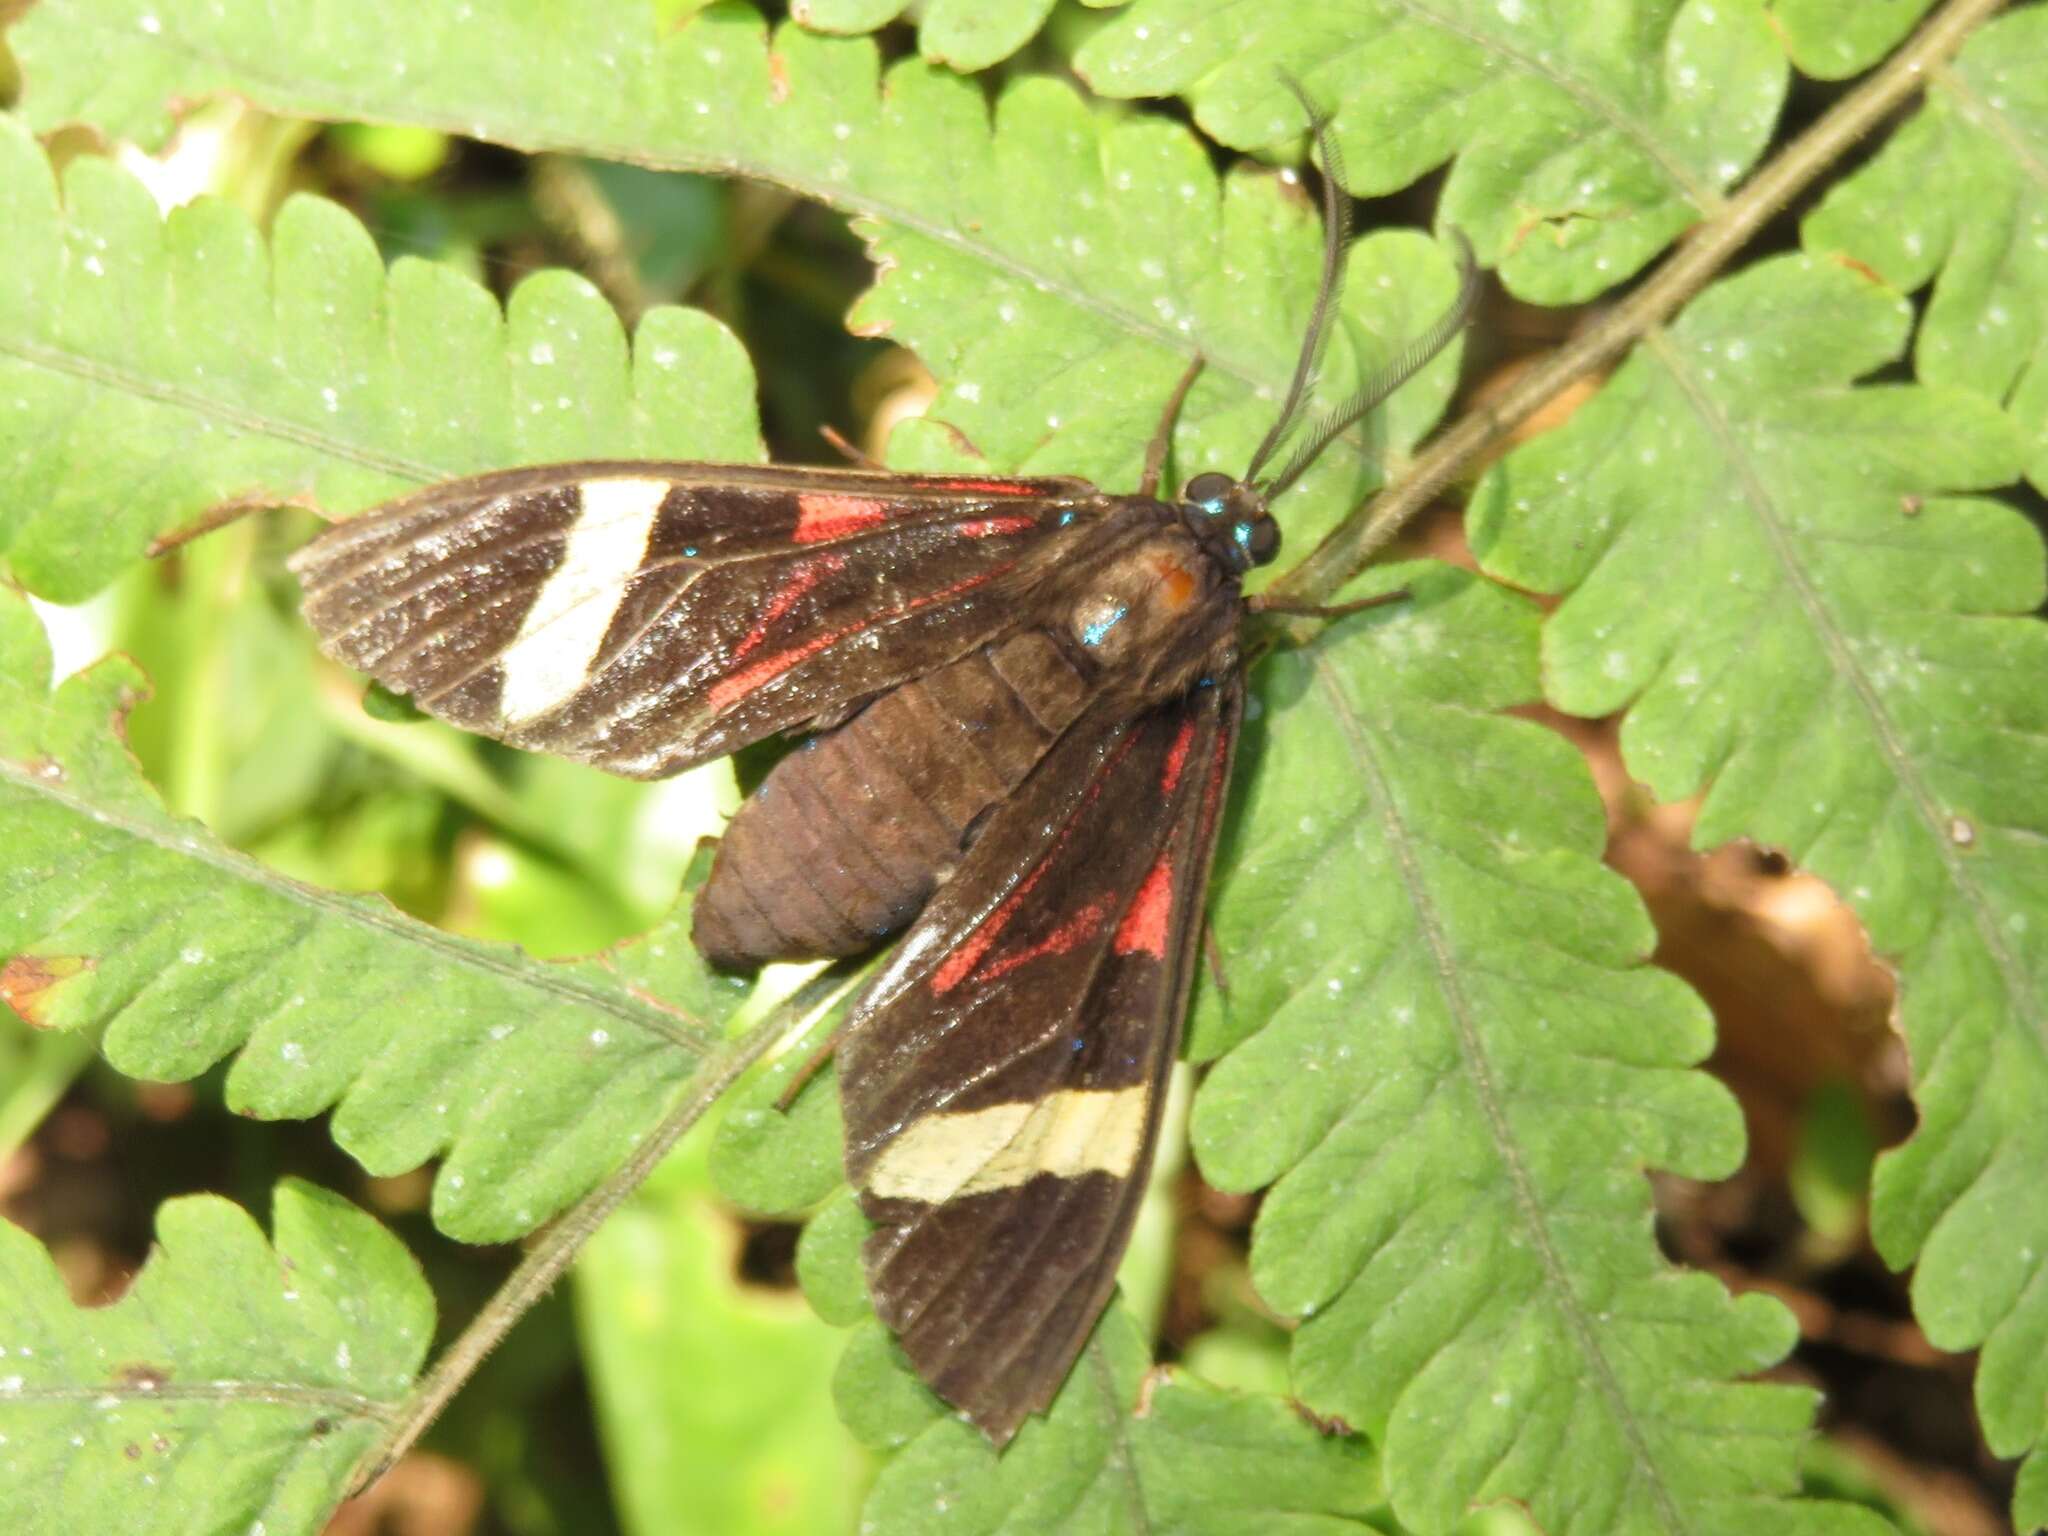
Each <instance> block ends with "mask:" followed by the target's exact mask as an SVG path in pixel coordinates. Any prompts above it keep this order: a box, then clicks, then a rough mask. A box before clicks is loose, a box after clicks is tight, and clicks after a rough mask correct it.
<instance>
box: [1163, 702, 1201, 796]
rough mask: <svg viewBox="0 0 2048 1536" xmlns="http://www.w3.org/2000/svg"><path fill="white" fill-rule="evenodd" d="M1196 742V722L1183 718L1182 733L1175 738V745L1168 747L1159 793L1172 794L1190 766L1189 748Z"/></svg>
mask: <svg viewBox="0 0 2048 1536" xmlns="http://www.w3.org/2000/svg"><path fill="white" fill-rule="evenodd" d="M1194 744H1195V722H1194V721H1193V720H1183V721H1181V723H1180V733H1179V734H1178V735H1177V736H1175V737H1174V738H1173V745H1172V746H1171V747H1169V748H1168V749H1167V753H1166V771H1165V772H1164V773H1162V774H1160V776H1159V793H1160V794H1162V795H1170V794H1172V793H1173V791H1174V788H1175V786H1176V785H1178V784H1179V783H1180V776H1181V774H1182V773H1183V772H1185V771H1186V769H1187V766H1188V749H1189V748H1191V747H1192V746H1194Z"/></svg>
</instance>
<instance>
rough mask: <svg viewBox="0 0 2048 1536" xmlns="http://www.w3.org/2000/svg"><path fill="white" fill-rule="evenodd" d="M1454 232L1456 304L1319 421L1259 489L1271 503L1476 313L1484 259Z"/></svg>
mask: <svg viewBox="0 0 2048 1536" xmlns="http://www.w3.org/2000/svg"><path fill="white" fill-rule="evenodd" d="M1450 235H1451V238H1452V240H1454V241H1455V242H1456V243H1457V247H1458V295H1457V297H1456V298H1454V299H1452V300H1451V307H1450V308H1449V309H1447V310H1445V311H1444V312H1443V314H1442V315H1441V316H1440V317H1439V318H1438V320H1437V322H1436V324H1434V325H1432V326H1431V327H1430V328H1429V329H1428V330H1426V331H1424V332H1423V333H1422V334H1421V335H1420V336H1418V337H1416V338H1415V340H1413V341H1411V342H1410V343H1409V344H1408V345H1407V347H1406V348H1404V349H1403V350H1402V351H1401V353H1400V354H1399V355H1398V356H1397V357H1395V359H1394V360H1393V362H1391V363H1389V364H1388V365H1387V366H1386V367H1385V368H1383V369H1381V370H1380V372H1379V373H1378V374H1376V375H1374V376H1373V377H1372V378H1370V379H1368V380H1366V382H1365V383H1364V385H1362V386H1361V387H1360V389H1359V390H1358V392H1357V393H1356V394H1354V395H1353V396H1352V397H1351V398H1350V399H1349V400H1347V401H1345V402H1344V403H1343V404H1342V405H1340V406H1338V407H1337V408H1336V409H1335V410H1334V411H1331V412H1330V413H1329V414H1328V415H1327V416H1325V417H1323V419H1322V420H1321V421H1320V422H1318V423H1317V425H1316V429H1315V431H1314V432H1312V433H1311V434H1310V435H1309V439H1308V441H1307V442H1305V443H1303V444H1302V445H1301V446H1300V447H1299V448H1297V449H1295V450H1294V454H1293V456H1292V457H1290V458H1289V459H1288V461H1287V464H1286V467H1285V468H1283V469H1282V470H1281V471H1280V473H1279V474H1277V475H1275V476H1274V477H1273V478H1272V479H1271V480H1270V481H1268V482H1267V483H1266V484H1264V485H1262V486H1260V487H1259V493H1260V495H1262V496H1263V497H1265V499H1266V500H1268V501H1271V500H1272V499H1273V498H1274V497H1276V496H1278V495H1279V494H1280V493H1281V492H1282V491H1284V490H1286V489H1287V488H1288V487H1289V486H1291V485H1293V484H1294V482H1295V481H1297V480H1299V479H1300V478H1301V477H1302V476H1303V475H1304V474H1306V473H1307V471H1308V467H1309V466H1310V465H1311V464H1313V463H1315V461H1316V460H1317V459H1318V458H1320V457H1321V456H1322V452H1323V450H1324V449H1325V448H1327V447H1329V446H1330V444H1331V443H1333V442H1334V441H1336V439H1337V438H1338V436H1339V435H1340V434H1342V433H1344V432H1347V431H1349V430H1350V429H1351V427H1352V425H1353V424H1354V423H1355V422H1356V421H1357V420H1358V419H1359V418H1360V417H1361V416H1363V415H1365V413H1366V412H1367V411H1370V410H1372V409H1373V408H1374V407H1375V406H1377V405H1379V404H1380V403H1381V402H1382V401H1384V400H1385V399H1386V398H1387V396H1389V395H1391V394H1392V393H1393V392H1394V391H1395V390H1397V389H1399V388H1400V387H1401V386H1402V385H1403V384H1406V383H1407V382H1408V381H1409V380H1410V379H1412V378H1414V377H1415V375H1416V374H1418V373H1420V372H1421V371H1422V370H1423V369H1424V368H1425V367H1427V366H1428V364H1429V361H1430V359H1431V358H1433V357H1435V356H1436V355H1437V353H1439V352H1441V351H1443V349H1444V348H1445V347H1447V346H1449V345H1450V344H1451V342H1452V341H1453V340H1455V339H1456V337H1457V335H1458V332H1460V331H1462V330H1463V329H1464V328H1465V322H1466V321H1467V320H1469V319H1471V317H1472V306H1473V304H1474V303H1476V302H1477V300H1478V298H1479V262H1478V260H1477V258H1475V257H1474V256H1473V254H1472V242H1471V241H1469V240H1467V239H1466V238H1465V234H1464V231H1463V230H1460V229H1457V228H1456V227H1452V228H1451V229H1450ZM1246 478H1247V479H1249V478H1250V476H1249V475H1247V476H1246Z"/></svg>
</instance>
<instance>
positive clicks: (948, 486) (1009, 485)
mask: <svg viewBox="0 0 2048 1536" xmlns="http://www.w3.org/2000/svg"><path fill="white" fill-rule="evenodd" d="M918 484H919V485H920V486H922V487H924V488H925V489H926V490H932V491H981V492H983V493H984V494H986V495H990V496H1037V495H1039V494H1041V493H1040V491H1039V489H1038V487H1036V486H1034V485H1032V484H1031V483H1030V482H1029V481H1025V480H920V481H918Z"/></svg>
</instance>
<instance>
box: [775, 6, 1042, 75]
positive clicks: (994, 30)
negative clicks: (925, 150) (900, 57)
mask: <svg viewBox="0 0 2048 1536" xmlns="http://www.w3.org/2000/svg"><path fill="white" fill-rule="evenodd" d="M1053 3H1054V0H927V3H926V4H925V5H924V7H923V8H922V9H921V11H920V12H919V15H918V26H917V50H918V52H919V53H921V54H923V55H924V56H925V57H926V58H927V59H930V60H932V61H933V62H934V63H937V64H948V65H951V66H952V67H953V68H954V69H959V70H974V69H987V68H988V67H989V66H990V65H991V64H996V63H1000V62H1001V61H1002V60H1004V59H1007V58H1008V57H1009V56H1010V55H1011V54H1013V53H1015V52H1016V51H1017V50H1018V49H1019V48H1022V47H1023V46H1024V45H1025V44H1026V43H1028V42H1029V41H1030V40H1031V39H1032V38H1033V37H1035V36H1036V35H1037V33H1038V29H1039V28H1040V27H1042V26H1044V25H1045V18H1046V17H1047V16H1049V15H1051V14H1052V8H1053ZM907 4H908V0H794V3H793V4H792V5H791V6H790V8H789V13H790V15H791V16H793V17H794V18H795V19H796V20H798V21H800V22H802V23H803V24H804V25H805V26H807V27H814V28H816V29H817V30H818V31H820V32H872V31H874V30H875V29H876V28H877V27H881V26H886V25H887V24H888V23H890V22H892V21H894V20H895V19H896V18H897V17H898V16H900V15H902V14H903V11H904V10H905V8H906V6H907Z"/></svg>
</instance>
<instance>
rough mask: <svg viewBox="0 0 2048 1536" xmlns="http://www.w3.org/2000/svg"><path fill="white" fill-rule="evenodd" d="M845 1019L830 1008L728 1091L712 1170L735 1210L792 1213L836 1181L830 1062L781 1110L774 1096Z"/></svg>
mask: <svg viewBox="0 0 2048 1536" xmlns="http://www.w3.org/2000/svg"><path fill="white" fill-rule="evenodd" d="M844 1019H845V1011H844V1009H841V1008H835V1009H832V1010H831V1011H830V1012H829V1013H828V1014H827V1015H826V1017H824V1018H822V1019H820V1020H819V1021H818V1022H817V1023H816V1024H815V1025H813V1026H812V1027H811V1028H810V1029H808V1030H806V1031H805V1032H804V1034H803V1035H802V1036H801V1037H800V1038H798V1039H797V1040H795V1041H793V1042H792V1043H791V1044H790V1045H789V1047H788V1048H787V1049H786V1050H784V1051H783V1053H782V1054H781V1055H780V1056H778V1057H776V1058H775V1060H774V1061H772V1062H770V1063H769V1064H768V1065H767V1066H766V1067H765V1068H763V1069H762V1070H761V1071H758V1072H756V1073H754V1074H753V1075H752V1076H750V1077H749V1078H747V1080H746V1081H744V1082H742V1083H741V1084H740V1085H739V1086H738V1087H737V1088H734V1089H733V1090H732V1091H731V1092H730V1093H729V1094H727V1095H726V1105H725V1113H724V1115H723V1116H722V1117H721V1118H720V1120H719V1122H718V1131H717V1133H716V1135H715V1136H714V1138H713V1140H712V1143H711V1175H712V1177H713V1178H714V1179H715V1180H716V1181H717V1184H718V1189H719V1193H721V1194H722V1195H724V1196H725V1198H726V1199H728V1200H730V1201H732V1202H733V1204H735V1205H737V1206H738V1207H739V1208H740V1209H741V1210H745V1211H755V1212H758V1213H760V1214H762V1215H776V1216H791V1215H797V1214H799V1213H801V1212H803V1211H807V1210H809V1209H810V1208H811V1207H812V1206H815V1205H817V1204H818V1203H819V1202H820V1201H822V1200H824V1199H825V1198H826V1197H828V1196H829V1195H831V1193H832V1192H833V1191H834V1190H836V1189H838V1188H839V1187H840V1184H841V1182H842V1181H843V1179H844V1177H845V1175H844V1174H843V1173H842V1172H841V1168H840V1156H839V1081H838V1077H837V1075H836V1074H835V1073H834V1071H833V1069H832V1067H831V1065H830V1064H829V1063H828V1064H827V1065H826V1066H824V1067H821V1068H818V1069H817V1071H816V1075H815V1076H813V1077H812V1078H811V1079H810V1081H809V1082H807V1083H805V1084H804V1086H803V1090H802V1092H800V1093H799V1094H798V1095H797V1097H796V1100H795V1102H794V1103H792V1104H791V1105H790V1106H789V1109H788V1111H787V1112H786V1113H785V1112H784V1111H783V1110H782V1109H780V1108H779V1107H778V1105H777V1101H778V1100H779V1099H781V1097H782V1095H783V1094H784V1093H785V1092H786V1091H787V1090H788V1088H789V1085H790V1083H791V1082H792V1081H793V1080H794V1079H795V1077H796V1075H797V1073H799V1072H801V1071H804V1070H805V1069H806V1068H807V1067H809V1066H811V1064H812V1056H813V1055H814V1053H815V1052H816V1051H817V1050H818V1049H819V1047H820V1046H822V1045H823V1044H824V1043H825V1041H826V1039H827V1037H828V1036H829V1035H830V1034H831V1032H832V1031H833V1030H835V1029H837V1028H838V1027H839V1026H840V1025H841V1024H842V1023H843V1022H844Z"/></svg>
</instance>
